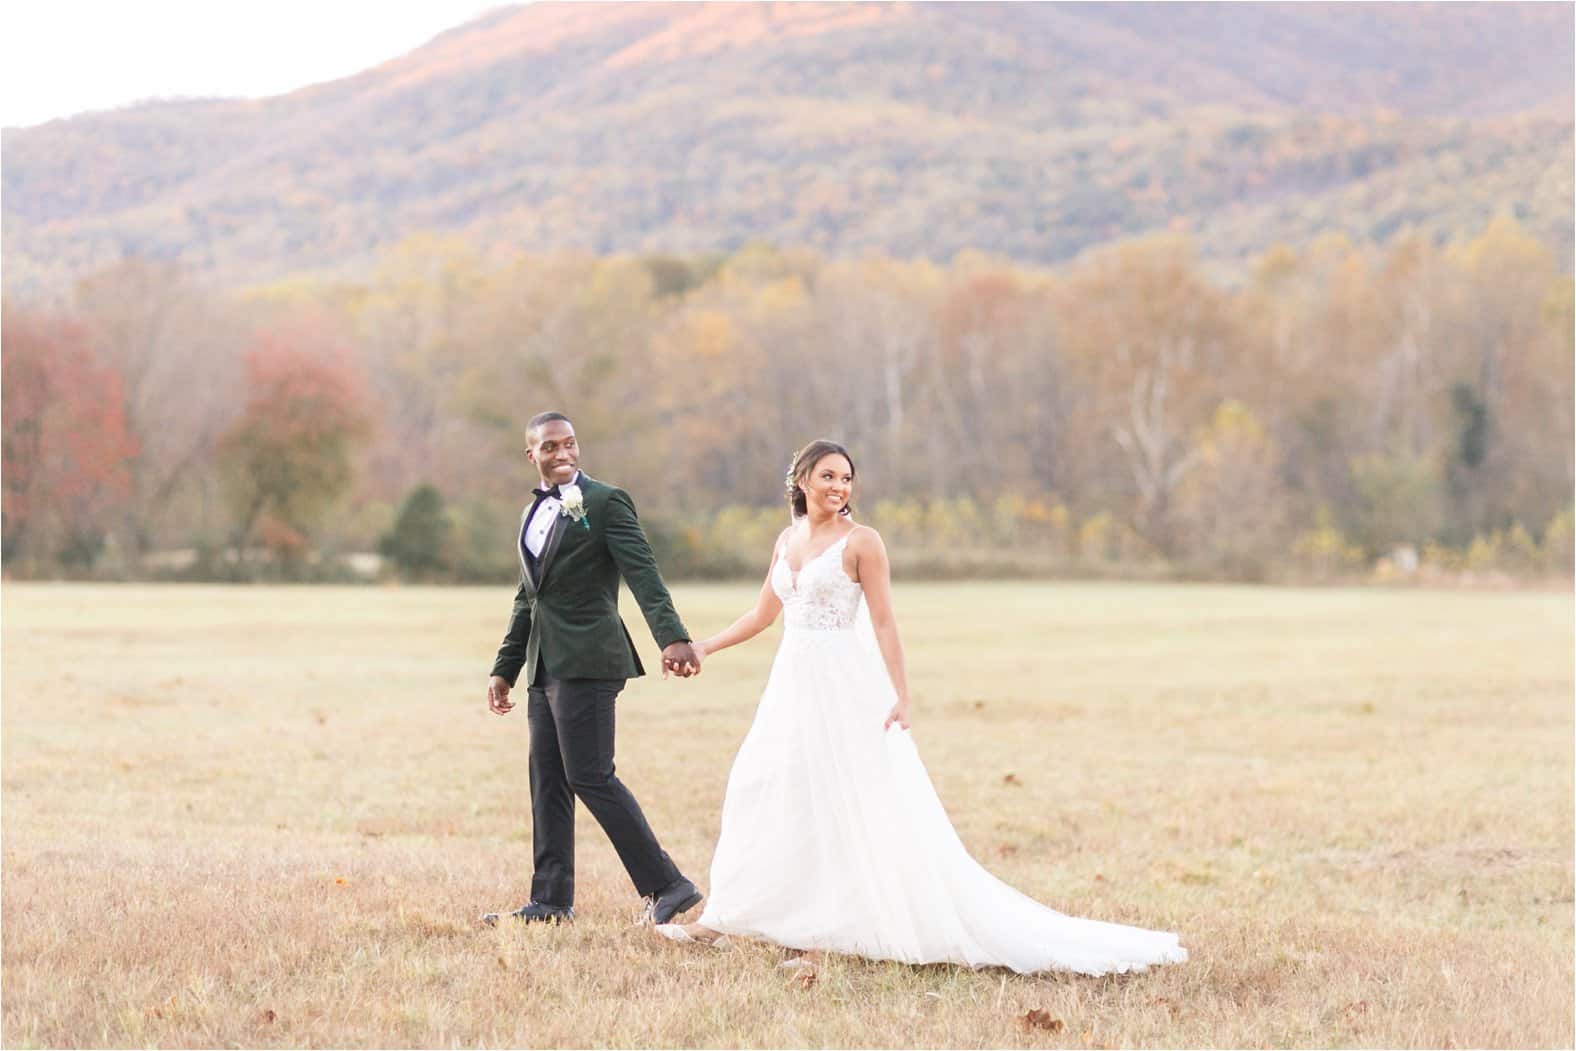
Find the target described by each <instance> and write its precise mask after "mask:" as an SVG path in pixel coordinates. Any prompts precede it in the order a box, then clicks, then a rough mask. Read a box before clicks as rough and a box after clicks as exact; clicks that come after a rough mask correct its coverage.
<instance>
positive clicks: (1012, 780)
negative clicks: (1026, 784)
mask: <svg viewBox="0 0 1576 1051" xmlns="http://www.w3.org/2000/svg"><path fill="white" fill-rule="evenodd" d="M1001 783H1002V784H1004V785H1018V786H1020V787H1021V786H1022V785H1023V782H1022V781H1019V780H1018V775H1017V774H1008V775H1007V776H1006V777H1004V778H1002V779H1001Z"/></svg>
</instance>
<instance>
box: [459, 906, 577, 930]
mask: <svg viewBox="0 0 1576 1051" xmlns="http://www.w3.org/2000/svg"><path fill="white" fill-rule="evenodd" d="M508 915H509V918H510V919H512V920H519V921H520V922H521V923H573V922H575V910H574V909H572V908H570V907H569V906H568V905H546V904H544V903H542V902H540V901H533V902H531V903H530V904H528V905H522V906H520V907H519V908H518V909H515V910H514V911H513V912H511V913H509V914H508ZM482 922H483V923H485V924H486V925H487V926H489V927H496V926H498V914H497V913H496V912H486V913H483V914H482Z"/></svg>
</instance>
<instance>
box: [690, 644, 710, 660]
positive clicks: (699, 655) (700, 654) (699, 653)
mask: <svg viewBox="0 0 1576 1051" xmlns="http://www.w3.org/2000/svg"><path fill="white" fill-rule="evenodd" d="M690 649H692V650H694V651H695V659H696V660H698V661H703V660H705V659H706V656H707V654H709V653H710V652H711V651H710V650H708V649H707V648H706V646H705V644H704V643H700V642H692V643H690Z"/></svg>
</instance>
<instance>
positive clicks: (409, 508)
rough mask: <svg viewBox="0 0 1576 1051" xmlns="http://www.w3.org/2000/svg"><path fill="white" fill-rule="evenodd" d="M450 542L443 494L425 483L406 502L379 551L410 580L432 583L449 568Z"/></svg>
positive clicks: (386, 534) (383, 539) (380, 542)
mask: <svg viewBox="0 0 1576 1051" xmlns="http://www.w3.org/2000/svg"><path fill="white" fill-rule="evenodd" d="M448 541H449V517H448V514H447V513H446V512H445V511H444V507H443V494H442V493H440V492H438V490H437V487H436V486H433V485H431V484H429V483H426V482H423V483H422V484H421V485H418V486H417V487H416V488H414V489H412V490H411V491H410V495H409V496H407V497H406V498H405V503H404V506H402V507H401V508H400V510H399V517H397V518H396V519H395V520H394V528H393V529H391V530H389V531H388V532H387V533H385V534H383V537H382V539H381V540H380V541H379V542H378V550H379V551H381V552H382V553H383V556H384V557H385V558H387V559H389V560H390V561H392V562H393V563H394V564H395V565H396V566H398V567H399V568H400V571H401V572H402V573H404V574H406V575H407V576H410V577H412V578H415V579H418V580H421V579H430V578H432V577H435V576H437V575H439V574H440V573H442V572H443V571H444V570H446V569H447V568H449V563H450V558H449V550H448Z"/></svg>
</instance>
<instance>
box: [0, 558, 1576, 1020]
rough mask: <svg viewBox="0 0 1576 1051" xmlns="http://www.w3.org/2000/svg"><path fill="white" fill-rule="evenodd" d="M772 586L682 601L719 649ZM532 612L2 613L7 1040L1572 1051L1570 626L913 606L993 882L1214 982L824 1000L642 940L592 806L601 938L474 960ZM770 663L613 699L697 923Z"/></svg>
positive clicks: (909, 602) (947, 602) (1474, 599)
mask: <svg viewBox="0 0 1576 1051" xmlns="http://www.w3.org/2000/svg"><path fill="white" fill-rule="evenodd" d="M753 591H754V589H753V588H740V587H727V586H708V587H698V586H697V587H680V588H677V589H676V592H675V594H676V598H677V600H678V604H679V608H680V611H681V613H682V614H683V615H684V617H685V619H686V621H687V622H688V623H689V625H690V627H691V628H692V629H693V630H695V631H697V632H698V633H702V634H705V633H709V632H711V631H714V630H716V629H718V628H720V627H722V626H723V625H725V624H726V623H727V622H729V621H730V620H731V619H732V617H733V616H734V615H735V614H737V613H738V612H739V611H741V610H742V609H743V608H744V606H745V605H746V603H747V602H748V601H749V600H750V598H751V596H752V594H753ZM510 597H511V595H510V591H509V590H508V589H506V588H493V589H414V588H405V589H373V588H361V589H327V588H262V587H257V588H223V587H196V586H179V587H174V586H172V587H152V586H124V587H101V586H76V585H22V584H7V585H5V587H4V591H3V659H4V677H3V691H4V697H3V726H0V729H3V734H4V737H3V757H0V767H3V770H0V773H3V784H4V800H3V802H4V811H3V822H0V831H3V836H4V844H3V846H4V861H3V885H0V886H3V943H4V966H3V1000H4V1003H3V1012H4V1013H3V1032H0V1038H3V1042H4V1043H5V1045H6V1046H10V1047H20V1046H41V1045H42V1046H49V1045H110V1046H121V1045H137V1046H143V1045H147V1046H227V1045H243V1046H245V1045H266V1046H274V1045H284V1046H323V1045H340V1046H372V1045H387V1046H407V1045H438V1046H474V1045H488V1046H496V1045H520V1046H542V1047H553V1046H570V1047H574V1046H592V1047H618V1046H631V1045H636V1046H658V1047H662V1046H726V1045H739V1046H799V1045H808V1046H824V1045H841V1046H938V1045H941V1046H957V1047H973V1046H995V1047H1091V1046H1097V1047H1113V1046H1124V1045H1170V1046H1197V1045H1214V1046H1283V1045H1298V1046H1310V1045H1312V1046H1321V1045H1322V1046H1443V1047H1449V1046H1490V1047H1498V1046H1562V1045H1563V1046H1567V1047H1569V1046H1571V1044H1572V1041H1573V1031H1572V988H1573V974H1572V953H1573V939H1572V920H1573V913H1572V909H1573V906H1572V849H1573V844H1572V821H1573V815H1572V801H1573V784H1572V775H1573V754H1572V752H1573V738H1572V730H1573V726H1572V715H1573V711H1572V654H1571V644H1572V632H1573V623H1572V613H1573V609H1572V599H1571V596H1570V594H1569V593H1568V592H1567V593H1492V594H1490V593H1467V592H1410V591H1382V590H1277V589H1262V588H1249V587H1214V586H1133V585H1084V584H1037V585H1017V584H988V585H987V584H951V585H928V584H915V585H905V584H903V583H902V582H899V584H898V591H897V599H898V614H899V618H900V622H901V625H902V627H903V630H904V638H905V644H906V646H907V648H908V654H909V678H910V682H911V683H912V684H913V693H914V696H915V707H916V713H915V716H916V721H915V727H914V734H915V739H916V741H917V743H918V744H919V747H920V751H921V753H922V754H923V755H924V757H925V758H926V761H927V763H928V765H929V767H930V771H931V774H932V777H933V779H934V780H935V782H936V787H937V790H938V791H939V792H940V794H941V798H942V800H943V801H944V802H945V803H946V805H947V808H948V810H949V812H950V813H951V815H952V817H953V820H954V821H955V823H956V824H957V827H958V831H959V833H960V834H961V835H962V837H963V839H964V841H965V842H966V843H967V844H968V845H969V847H970V849H971V850H972V851H973V852H974V853H975V855H976V856H977V857H978V858H980V860H982V861H983V862H984V863H985V864H986V865H987V866H988V867H989V868H991V869H992V870H993V871H994V872H996V873H997V874H998V875H1000V876H1001V877H1003V878H1004V879H1006V880H1007V881H1009V882H1011V883H1013V884H1014V885H1016V886H1017V887H1019V888H1020V889H1022V890H1023V891H1025V892H1026V893H1028V894H1031V895H1033V896H1034V897H1036V898H1038V899H1040V900H1042V901H1045V902H1048V903H1050V904H1052V905H1053V906H1055V907H1056V908H1059V909H1061V910H1063V911H1066V912H1071V913H1075V914H1079V915H1087V916H1092V917H1096V918H1101V919H1108V920H1115V921H1119V922H1125V923H1135V924H1141V925H1143V926H1147V927H1155V928H1161V929H1165V930H1173V931H1177V932H1179V933H1180V934H1181V935H1182V940H1183V944H1185V945H1186V946H1187V947H1188V948H1189V950H1190V952H1191V955H1192V958H1191V961H1190V962H1189V963H1187V964H1185V965H1182V966H1177V967H1169V968H1163V969H1158V970H1155V971H1151V972H1149V973H1147V974H1142V975H1130V976H1119V977H1111V978H1103V979H1089V978H1081V977H1075V976H1066V975H1044V976H1037V977H1020V976H1016V975H1012V974H1009V973H1004V972H1000V971H982V972H972V971H968V970H964V969H960V968H954V967H927V968H911V967H904V966H900V965H895V964H884V963H872V962H867V961H861V960H855V959H846V958H832V959H830V960H828V961H826V962H825V964H824V965H823V967H822V970H821V972H820V975H819V979H818V980H817V981H816V982H815V983H814V984H812V985H809V986H808V987H807V986H805V985H803V984H801V983H796V982H794V981H793V980H791V978H789V977H788V976H787V975H786V974H785V972H783V971H781V970H779V969H778V968H777V966H776V964H777V963H778V961H779V960H780V958H781V957H780V954H779V953H778V952H777V951H775V950H774V949H772V948H770V947H767V946H757V945H747V946H744V947H742V948H741V949H739V950H736V951H735V952H733V953H726V954H724V953H695V952H686V951H684V950H683V948H682V947H680V946H674V945H669V944H667V943H664V942H660V941H659V940H657V939H655V938H654V936H653V935H651V933H650V932H649V931H646V930H644V929H641V928H638V927H635V926H633V925H632V922H633V920H634V919H635V917H636V916H637V914H638V911H639V906H640V902H639V900H638V899H637V898H636V896H635V893H634V891H633V889H632V888H631V887H630V885H629V883H628V881H627V879H626V878H625V876H624V874H623V871H622V869H621V868H620V867H619V865H618V863H617V859H616V858H615V857H614V855H613V853H612V850H611V848H610V847H609V846H608V844H607V841H606V839H605V838H604V837H603V836H602V834H601V832H600V830H599V829H597V828H596V826H595V824H594V822H592V821H591V820H590V818H589V815H587V814H586V812H585V811H584V809H583V808H582V810H581V813H580V836H579V841H580V863H579V865H580V873H581V875H580V883H581V887H580V894H579V898H578V900H577V902H576V906H577V911H578V912H579V914H580V920H579V922H577V923H576V924H574V925H573V926H572V927H565V928H559V929H543V928H539V927H533V928H530V929H520V928H509V929H501V930H496V931H495V930H490V929H486V928H482V927H479V926H478V925H477V924H476V922H475V918H476V916H477V914H478V913H480V912H482V911H483V910H486V909H498V908H512V907H514V906H515V905H517V904H519V902H520V901H522V900H523V898H524V896H525V895H526V893H527V891H528V886H529V877H530V858H531V849H530V833H529V810H528V790H527V779H526V770H525V758H524V756H525V741H526V724H525V718H524V714H523V712H524V709H523V707H521V708H519V709H517V710H516V712H515V713H514V714H513V715H510V716H508V717H506V718H499V717H497V716H493V715H490V714H488V713H487V711H486V708H485V700H484V683H485V678H486V672H487V669H488V667H489V665H490V663H491V660H492V656H493V651H494V648H495V647H496V645H497V642H498V639H499V638H500V637H501V635H502V631H503V627H504V622H505V618H506V615H507V612H508V605H509V601H510ZM626 617H627V619H628V620H629V622H630V627H631V631H632V632H633V633H634V634H635V636H636V638H637V641H638V642H639V643H640V644H641V645H642V647H643V653H644V656H645V658H646V662H647V666H648V667H655V666H656V659H655V647H654V646H652V644H651V640H650V637H649V636H648V635H647V634H646V633H645V631H644V627H643V625H642V624H641V622H640V619H639V616H638V613H635V612H634V611H633V610H632V609H631V610H629V611H628V613H627V614H626ZM775 637H776V630H775V629H774V630H773V631H772V632H769V633H768V634H767V635H765V636H762V637H761V638H760V639H757V640H756V641H755V642H754V643H752V644H750V645H748V646H746V647H744V648H742V649H738V650H730V651H728V652H726V653H723V654H720V655H718V656H717V657H716V658H715V659H714V661H713V662H711V663H710V664H708V666H707V668H706V669H705V671H704V673H703V674H702V675H701V677H700V678H698V679H695V680H691V681H687V682H681V681H677V680H673V681H667V682H664V681H663V680H662V679H661V678H660V676H652V677H648V678H646V679H643V680H639V681H637V682H633V683H631V684H630V686H629V688H628V689H627V690H626V692H625V694H624V696H623V699H622V700H621V702H620V723H621V725H620V728H619V764H618V765H619V772H620V775H621V776H622V777H623V778H624V780H625V781H626V782H627V783H628V784H629V785H630V787H631V788H632V789H633V790H634V792H635V793H636V795H637V796H638V797H639V799H640V800H641V802H642V804H643V805H644V807H645V808H646V812H647V815H648V817H649V818H650V819H651V822H652V824H653V826H654V827H655V828H656V830H657V832H658V834H659V835H660V836H661V838H662V840H663V843H664V845H665V846H666V847H667V849H668V851H669V852H670V853H671V854H672V855H673V856H674V858H675V860H677V861H678V862H679V864H680V866H681V867H683V868H684V869H685V870H686V871H687V872H688V873H689V874H690V875H692V876H693V877H694V878H695V879H696V881H697V882H698V883H700V884H701V886H702V889H704V888H705V885H706V882H707V881H706V875H707V865H708V863H709V860H710V852H711V848H712V844H713V842H714V838H715V836H716V833H717V824H718V815H719V811H720V807H721V803H722V792H723V786H724V784H725V782H726V778H727V773H728V768H729V764H730V762H731V760H732V757H733V752H734V749H735V748H736V747H737V745H738V743H739V741H740V740H741V739H742V737H743V735H744V732H745V729H746V728H747V726H748V725H749V721H750V718H751V715H752V712H753V709H754V704H755V701H756V698H757V696H758V694H759V689H760V686H761V684H762V683H763V681H764V678H765V674H766V669H767V666H768V664H769V662H770V659H771V656H772V652H773V649H774V647H775ZM1008 775H1012V776H1011V778H1010V779H1009V777H1008ZM1031 1009H1035V1010H1041V1011H1044V1012H1045V1013H1046V1014H1045V1016H1044V1017H1045V1018H1048V1019H1049V1020H1050V1023H1051V1024H1048V1025H1045V1026H1034V1025H1027V1024H1025V1022H1024V1021H1023V1018H1024V1016H1025V1015H1026V1013H1027V1012H1029V1011H1030V1010H1031Z"/></svg>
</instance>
